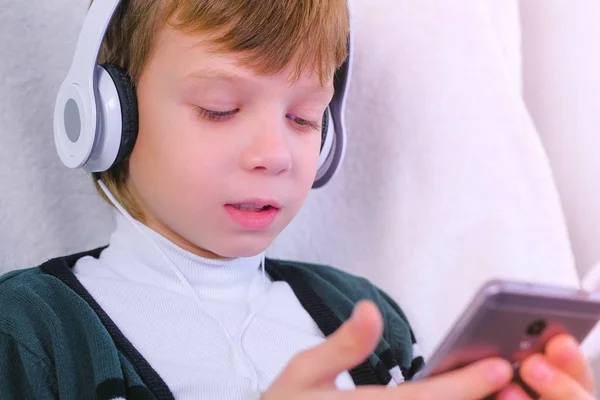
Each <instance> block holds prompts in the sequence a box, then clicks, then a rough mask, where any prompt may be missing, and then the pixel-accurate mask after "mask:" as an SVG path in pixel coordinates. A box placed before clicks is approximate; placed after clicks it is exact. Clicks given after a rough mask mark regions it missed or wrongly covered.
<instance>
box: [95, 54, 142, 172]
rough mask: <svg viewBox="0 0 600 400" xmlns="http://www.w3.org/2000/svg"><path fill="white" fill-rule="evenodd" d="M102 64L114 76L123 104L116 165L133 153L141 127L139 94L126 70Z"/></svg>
mask: <svg viewBox="0 0 600 400" xmlns="http://www.w3.org/2000/svg"><path fill="white" fill-rule="evenodd" d="M101 66H102V68H104V69H105V70H106V72H108V74H109V75H110V77H111V78H112V80H113V82H114V84H115V87H116V89H117V93H118V95H119V103H120V105H121V114H122V115H121V117H122V129H121V143H120V145H119V152H118V153H117V157H116V159H115V161H114V163H113V165H115V164H117V163H120V162H122V161H123V160H124V159H125V158H127V156H129V154H131V151H132V150H133V146H134V145H135V141H136V139H137V134H138V129H139V120H138V104H137V95H136V92H135V86H134V85H133V81H132V80H131V78H130V77H129V75H128V74H127V72H125V70H123V69H122V68H121V67H118V66H116V65H113V64H102V65H101Z"/></svg>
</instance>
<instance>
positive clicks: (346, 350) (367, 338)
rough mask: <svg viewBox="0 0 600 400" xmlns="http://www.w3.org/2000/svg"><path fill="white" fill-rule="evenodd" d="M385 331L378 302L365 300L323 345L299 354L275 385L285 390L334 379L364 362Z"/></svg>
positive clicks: (319, 384)
mask: <svg viewBox="0 0 600 400" xmlns="http://www.w3.org/2000/svg"><path fill="white" fill-rule="evenodd" d="M382 331H383V320H382V317H381V313H380V312H379V310H378V309H377V306H376V305H375V304H374V303H372V302H370V301H362V302H360V303H359V304H357V306H356V307H355V309H354V312H353V313H352V316H351V317H350V319H348V320H347V321H346V322H344V324H342V326H341V327H340V328H339V329H338V330H337V331H336V332H334V333H333V334H331V335H330V336H329V337H328V338H327V340H326V341H325V342H323V343H321V344H320V345H318V346H316V347H313V348H311V349H308V350H305V351H303V352H301V353H299V354H298V355H296V356H295V357H294V358H293V359H292V361H290V363H289V364H288V365H287V367H286V368H285V369H284V370H283V372H282V373H281V375H280V377H279V378H278V379H277V380H276V382H275V383H274V385H277V386H280V387H282V388H285V390H286V391H287V390H290V389H292V390H295V389H299V388H302V389H306V388H314V387H319V386H322V384H323V383H332V382H333V381H334V380H335V378H336V377H337V375H339V374H340V373H341V372H343V371H345V370H348V369H351V368H353V367H355V366H356V365H358V364H360V363H361V362H363V361H364V360H365V359H366V358H367V357H368V356H369V354H370V353H371V352H372V351H373V350H374V349H375V347H376V346H377V343H378V342H379V338H380V337H381V333H382Z"/></svg>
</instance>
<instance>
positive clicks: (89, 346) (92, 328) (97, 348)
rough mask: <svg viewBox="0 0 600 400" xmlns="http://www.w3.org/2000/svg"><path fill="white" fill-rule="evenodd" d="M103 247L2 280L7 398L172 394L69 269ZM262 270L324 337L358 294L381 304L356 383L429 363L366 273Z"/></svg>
mask: <svg viewBox="0 0 600 400" xmlns="http://www.w3.org/2000/svg"><path fill="white" fill-rule="evenodd" d="M103 249H104V248H98V249H95V250H92V251H89V252H85V253H79V254H74V255H70V256H66V257H60V258H56V259H52V260H49V261H47V262H46V263H44V264H42V265H40V266H38V267H36V268H31V269H26V270H18V271H13V272H10V273H8V274H5V275H3V276H0V371H1V372H0V399H3V400H4V399H54V398H60V399H93V398H96V399H106V400H108V399H115V398H126V399H173V398H174V397H173V395H172V393H171V391H170V390H169V388H168V387H167V385H166V384H165V383H164V381H163V380H162V379H161V377H160V376H159V375H158V374H157V373H156V371H155V370H153V369H152V368H151V367H150V365H149V364H148V362H147V361H146V360H145V359H144V358H143V356H142V355H141V354H140V353H139V352H138V351H137V350H136V349H135V348H134V347H133V346H132V344H131V343H130V342H129V341H128V340H127V338H126V337H125V336H124V335H123V334H122V333H121V332H120V331H119V329H118V327H117V326H116V325H115V324H114V323H113V322H112V321H111V320H110V318H109V317H108V315H107V314H106V313H105V312H104V311H103V310H102V309H101V308H100V306H99V305H98V304H97V303H96V301H95V300H94V299H93V298H92V297H91V295H90V294H89V293H88V292H87V291H86V290H85V288H84V287H83V286H82V285H81V284H80V283H79V281H78V280H77V279H76V278H75V276H74V275H73V273H72V271H71V269H72V268H73V266H74V265H75V263H76V261H77V260H78V259H79V258H81V257H83V256H92V257H96V258H98V257H99V255H100V252H101V251H102V250H103ZM265 268H266V271H267V273H268V274H269V276H270V277H271V279H273V280H274V281H285V282H287V283H288V284H289V285H290V286H291V288H292V289H293V291H294V293H295V294H296V296H297V297H298V299H299V301H300V303H301V304H302V306H303V307H304V308H305V309H306V311H307V312H308V313H309V314H310V315H311V317H312V318H313V319H314V321H315V322H316V323H317V325H318V327H319V328H320V329H321V331H322V332H323V333H324V335H325V336H328V335H330V334H331V333H333V332H334V331H335V330H336V329H337V328H338V327H339V326H340V325H341V324H342V322H343V321H345V320H346V319H347V318H349V317H350V315H351V313H352V310H353V307H354V305H355V304H356V303H357V302H358V301H359V300H361V299H370V300H372V301H374V302H375V304H377V305H378V307H379V309H380V310H381V313H382V315H383V317H384V321H385V324H384V332H383V336H382V339H381V341H380V343H379V345H378V346H377V348H376V350H375V351H374V352H373V353H372V354H371V355H370V356H369V358H368V359H367V360H365V361H364V362H363V363H362V364H360V365H359V366H357V367H355V368H354V369H352V370H351V371H349V372H350V375H351V376H352V378H353V380H354V383H355V384H356V385H368V384H370V385H373V384H375V385H377V384H379V385H387V384H388V383H389V382H390V380H391V374H390V370H395V371H398V368H399V369H400V371H401V372H402V375H403V378H404V379H405V380H409V379H411V378H412V376H413V375H414V374H415V373H416V372H417V370H419V369H420V368H421V367H422V364H423V359H422V358H421V357H420V356H413V346H414V344H415V338H414V335H413V333H412V331H411V328H410V325H409V323H408V321H407V319H406V317H405V315H404V313H403V312H402V311H401V310H400V308H399V307H398V306H397V305H396V303H395V302H394V301H393V300H392V299H391V298H390V297H389V296H387V295H386V294H385V293H384V292H383V291H381V290H380V289H378V288H376V287H375V286H374V285H372V284H371V283H370V282H369V281H367V280H366V279H364V278H360V277H357V276H353V275H350V274H347V273H344V272H342V271H339V270H337V269H334V268H331V267H327V266H322V265H314V264H307V263H300V262H291V261H281V260H273V259H267V262H266V265H265ZM165 340H167V339H165ZM392 373H393V372H392Z"/></svg>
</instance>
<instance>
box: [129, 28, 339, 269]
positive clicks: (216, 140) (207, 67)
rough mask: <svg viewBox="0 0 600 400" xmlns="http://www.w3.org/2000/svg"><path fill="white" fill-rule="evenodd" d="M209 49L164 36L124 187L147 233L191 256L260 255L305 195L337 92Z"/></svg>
mask: <svg viewBox="0 0 600 400" xmlns="http://www.w3.org/2000/svg"><path fill="white" fill-rule="evenodd" d="M206 39H208V36H201V35H193V36H191V35H187V34H184V33H182V32H179V31H176V30H173V29H171V28H169V27H167V28H164V29H163V30H161V31H160V32H159V33H158V36H157V38H156V42H155V47H154V49H153V51H152V53H151V56H150V59H149V60H148V62H147V63H146V66H145V69H144V72H143V73H142V76H141V77H140V80H139V82H138V85H137V93H138V107H139V122H140V127H139V135H138V139H137V142H136V145H135V148H134V150H133V153H132V155H131V159H130V170H129V171H130V176H129V181H128V185H129V189H130V191H131V192H132V194H133V196H134V198H135V200H136V201H137V203H138V205H139V206H140V207H141V209H142V211H143V213H144V216H145V218H146V223H147V224H148V225H149V226H150V227H151V228H153V229H154V230H156V231H158V232H159V233H161V234H162V235H164V236H166V237H167V238H169V239H170V240H171V241H173V242H175V243H176V244H178V245H179V246H181V247H183V248H185V249H186V250H188V251H192V252H194V253H196V254H198V255H201V256H205V257H211V258H220V257H225V258H229V257H239V256H251V255H256V254H258V253H260V252H261V251H264V250H265V249H266V248H267V247H268V246H269V245H270V244H271V242H272V241H273V240H274V239H275V237H276V236H277V235H278V234H279V233H280V232H281V231H282V230H283V229H284V228H285V227H286V225H287V224H288V223H289V222H290V221H291V220H292V218H293V217H294V216H295V215H296V213H297V212H298V210H299V209H300V207H301V206H302V204H303V202H304V200H305V199H306V196H307V195H308V192H309V190H310V188H311V186H312V183H313V180H314V178H315V174H316V169H317V160H318V157H319V149H320V144H321V129H320V125H321V119H322V116H323V112H324V111H325V108H326V107H327V105H328V103H329V101H330V100H331V97H332V95H333V85H332V82H328V83H327V85H326V86H325V87H323V86H321V85H320V84H319V78H318V75H317V74H306V75H303V76H302V77H301V78H300V79H299V80H298V81H295V82H293V83H291V82H290V80H289V79H288V77H289V74H290V70H289V69H287V70H284V71H282V72H281V73H279V74H277V75H274V76H260V75H257V74H255V73H253V72H252V71H251V70H249V69H246V68H243V67H240V66H238V65H236V60H238V57H239V56H236V55H233V54H222V53H216V52H214V51H211V47H210V44H209V43H207V42H203V40H206ZM263 205H271V206H272V207H271V208H268V209H266V210H264V211H257V210H255V209H253V207H261V206H263Z"/></svg>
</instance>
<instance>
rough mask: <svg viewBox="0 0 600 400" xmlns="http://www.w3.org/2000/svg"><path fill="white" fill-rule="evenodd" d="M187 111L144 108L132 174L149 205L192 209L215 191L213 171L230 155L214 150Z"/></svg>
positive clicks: (133, 157)
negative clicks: (172, 205)
mask: <svg viewBox="0 0 600 400" xmlns="http://www.w3.org/2000/svg"><path fill="white" fill-rule="evenodd" d="M186 111H189V110H185V109H182V108H181V107H172V108H169V107H168V106H165V107H147V108H143V107H141V108H140V132H139V135H138V140H137V142H136V145H135V148H134V151H133V154H132V157H131V171H130V172H131V178H132V181H133V184H134V185H136V189H137V191H138V192H139V193H140V195H142V196H143V197H148V198H147V199H145V200H146V201H147V202H156V201H159V202H160V203H163V204H164V203H166V202H168V203H173V204H174V205H176V206H181V207H189V206H190V205H191V204H192V203H194V202H197V201H198V199H201V198H202V196H199V195H200V194H201V193H202V192H204V193H206V192H207V191H211V190H214V189H215V186H216V182H215V181H216V178H215V175H214V173H213V171H214V169H218V168H219V164H218V163H220V164H221V165H222V164H223V163H224V162H225V161H227V160H226V157H224V156H226V154H223V153H222V152H218V151H215V150H214V149H215V147H214V146H215V144H214V143H209V139H207V137H206V135H201V132H199V131H198V124H197V123H195V121H194V120H193V116H190V115H189V114H193V113H187V114H186ZM209 149H211V150H210V151H209ZM174 193H175V194H176V195H173V194H174ZM153 199H154V200H153ZM175 203H176V204H175Z"/></svg>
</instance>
